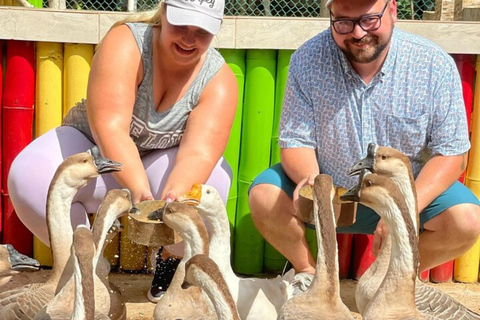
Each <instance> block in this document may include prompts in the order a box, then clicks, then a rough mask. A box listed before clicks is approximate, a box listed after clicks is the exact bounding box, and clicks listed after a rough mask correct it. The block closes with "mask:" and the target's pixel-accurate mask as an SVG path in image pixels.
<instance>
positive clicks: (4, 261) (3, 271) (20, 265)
mask: <svg viewBox="0 0 480 320" xmlns="http://www.w3.org/2000/svg"><path fill="white" fill-rule="evenodd" d="M39 268H40V263H38V261H37V260H35V259H32V258H30V257H27V256H26V255H23V254H21V253H19V252H18V251H17V250H15V248H14V247H13V246H12V245H11V244H1V245H0V287H1V286H3V285H4V284H5V283H7V282H8V281H10V279H11V278H12V276H13V275H15V274H17V273H19V272H22V271H34V270H38V269H39Z"/></svg>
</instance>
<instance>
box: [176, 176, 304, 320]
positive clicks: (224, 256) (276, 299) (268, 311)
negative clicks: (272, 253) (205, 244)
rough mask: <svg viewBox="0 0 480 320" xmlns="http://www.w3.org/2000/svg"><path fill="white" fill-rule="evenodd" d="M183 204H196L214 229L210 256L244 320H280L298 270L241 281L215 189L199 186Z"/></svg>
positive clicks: (224, 213) (225, 214) (221, 202)
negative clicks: (235, 271)
mask: <svg viewBox="0 0 480 320" xmlns="http://www.w3.org/2000/svg"><path fill="white" fill-rule="evenodd" d="M179 201H182V202H185V203H189V204H191V205H194V206H195V207H196V208H197V210H198V212H199V214H200V215H201V216H202V217H203V218H205V219H206V220H207V221H208V222H209V223H210V225H211V226H212V231H211V235H210V254H209V257H210V258H211V259H212V260H213V261H215V263H216V264H217V265H218V267H219V269H220V272H221V273H222V275H223V277H224V279H225V281H226V282H227V285H228V288H229V289H230V292H231V294H232V297H233V300H234V301H235V303H236V305H237V309H238V313H239V314H240V318H242V319H244V320H247V319H248V320H256V319H264V320H268V319H276V318H277V314H278V311H279V310H280V308H281V307H282V305H283V304H284V303H285V301H287V298H288V291H289V290H288V288H289V283H290V282H291V281H292V279H293V276H294V275H295V271H294V270H293V269H291V271H289V272H287V273H286V274H285V275H284V276H283V277H280V276H278V277H277V278H274V279H263V278H255V277H248V278H243V277H242V278H240V277H237V275H236V274H235V273H234V272H233V270H232V266H231V264H230V255H231V254H230V252H231V248H230V222H229V221H228V216H227V210H226V208H225V204H224V203H223V200H222V199H221V197H220V195H219V194H218V192H217V190H215V188H213V187H212V186H208V185H204V184H195V185H194V186H193V187H192V189H191V190H190V192H188V193H186V194H185V195H183V196H181V197H180V198H179Z"/></svg>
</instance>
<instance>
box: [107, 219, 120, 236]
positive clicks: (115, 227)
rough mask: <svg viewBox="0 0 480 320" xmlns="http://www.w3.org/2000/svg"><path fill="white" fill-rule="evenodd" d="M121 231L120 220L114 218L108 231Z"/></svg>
mask: <svg viewBox="0 0 480 320" xmlns="http://www.w3.org/2000/svg"><path fill="white" fill-rule="evenodd" d="M121 231H123V224H122V223H121V222H120V220H118V219H115V221H113V224H112V226H111V227H110V230H109V231H108V232H109V233H113V232H121Z"/></svg>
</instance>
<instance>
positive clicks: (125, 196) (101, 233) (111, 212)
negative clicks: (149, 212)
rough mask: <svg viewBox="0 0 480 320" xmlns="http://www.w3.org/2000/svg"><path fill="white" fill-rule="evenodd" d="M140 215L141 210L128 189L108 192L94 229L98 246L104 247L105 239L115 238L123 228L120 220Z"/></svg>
mask: <svg viewBox="0 0 480 320" xmlns="http://www.w3.org/2000/svg"><path fill="white" fill-rule="evenodd" d="M129 213H131V214H138V213H139V210H138V209H137V207H135V206H134V205H133V202H132V195H131V193H130V190H128V189H112V190H109V191H108V192H107V194H106V195H105V198H104V199H103V201H102V203H101V204H100V207H99V208H98V213H97V217H96V219H95V222H94V225H93V227H92V230H93V233H94V239H95V240H96V242H98V243H97V245H98V246H103V244H104V241H105V237H106V238H107V242H108V240H111V239H110V238H113V237H114V236H115V233H116V232H117V230H118V229H119V228H122V226H121V223H120V222H119V220H118V219H119V218H120V217H123V216H125V215H127V214H129Z"/></svg>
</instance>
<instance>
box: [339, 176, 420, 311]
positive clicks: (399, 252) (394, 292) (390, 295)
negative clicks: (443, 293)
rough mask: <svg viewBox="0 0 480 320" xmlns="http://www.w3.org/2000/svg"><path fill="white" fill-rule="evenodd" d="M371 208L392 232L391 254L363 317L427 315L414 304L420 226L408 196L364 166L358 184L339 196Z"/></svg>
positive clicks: (383, 177) (390, 181)
mask: <svg viewBox="0 0 480 320" xmlns="http://www.w3.org/2000/svg"><path fill="white" fill-rule="evenodd" d="M340 199H341V200H346V201H357V202H360V203H362V204H363V205H365V206H367V207H370V208H372V209H373V210H375V212H377V213H378V215H380V217H382V219H384V221H385V223H386V224H387V226H388V229H389V231H390V235H391V238H392V240H391V242H392V246H391V256H390V263H389V265H388V269H387V272H386V274H385V277H384V278H383V281H382V283H381V284H380V287H379V288H378V290H377V292H375V294H374V296H373V297H372V299H371V300H370V301H369V302H368V304H367V305H366V307H365V310H364V313H363V319H365V320H369V319H424V316H423V315H422V314H421V313H420V312H419V311H418V310H417V308H416V306H415V279H416V277H417V271H418V266H419V261H420V260H419V254H418V235H417V228H416V226H415V223H414V219H412V214H411V213H410V212H409V209H408V206H407V204H406V201H405V197H404V196H403V195H402V194H401V192H400V190H399V188H398V186H397V184H396V183H395V182H393V181H392V179H390V178H388V177H385V176H381V175H378V174H375V173H370V172H369V171H367V170H363V171H362V172H361V174H360V177H359V182H358V185H357V186H355V187H353V188H351V189H350V190H349V191H347V192H346V193H345V194H343V195H342V196H341V197H340Z"/></svg>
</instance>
